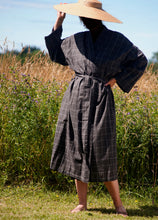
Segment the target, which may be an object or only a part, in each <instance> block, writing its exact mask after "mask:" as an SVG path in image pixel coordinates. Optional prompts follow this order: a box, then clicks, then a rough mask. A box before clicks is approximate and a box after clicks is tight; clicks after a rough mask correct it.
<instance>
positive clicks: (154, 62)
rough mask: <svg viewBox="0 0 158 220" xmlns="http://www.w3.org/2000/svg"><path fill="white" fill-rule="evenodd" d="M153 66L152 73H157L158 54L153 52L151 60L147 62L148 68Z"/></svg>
mask: <svg viewBox="0 0 158 220" xmlns="http://www.w3.org/2000/svg"><path fill="white" fill-rule="evenodd" d="M150 65H153V69H152V71H153V72H154V73H158V52H154V53H153V56H152V58H151V59H150V60H149V66H150Z"/></svg>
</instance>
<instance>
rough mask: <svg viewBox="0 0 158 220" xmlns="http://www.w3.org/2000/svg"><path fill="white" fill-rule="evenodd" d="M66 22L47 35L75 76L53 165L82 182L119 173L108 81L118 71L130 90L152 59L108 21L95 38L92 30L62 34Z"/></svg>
mask: <svg viewBox="0 0 158 220" xmlns="http://www.w3.org/2000/svg"><path fill="white" fill-rule="evenodd" d="M61 34H62V28H59V29H57V30H56V31H53V32H52V33H51V34H50V35H49V36H48V37H46V38H45V40H46V46H47V48H48V51H49V54H50V57H51V59H52V61H55V62H58V63H60V64H62V65H69V66H70V67H71V68H72V69H73V70H74V71H75V72H76V76H75V78H74V79H72V81H71V82H70V84H69V87H68V89H67V91H66V92H65V95H64V97H63V101H62V104H61V109H60V113H59V117H58V123H57V128H56V134H55V139H54V146H53V151H52V157H51V163H50V167H51V169H53V170H56V171H59V172H61V173H64V174H66V175H69V176H71V177H73V178H76V179H78V180H81V181H83V182H104V181H112V180H116V179H117V149H116V122H115V105H114V98H113V93H112V90H111V88H110V87H109V86H107V87H105V82H107V81H108V80H109V79H111V78H113V77H115V78H116V80H117V83H118V85H119V86H120V88H121V89H122V90H123V91H125V92H129V91H130V90H131V88H132V87H133V85H134V84H135V83H136V81H137V80H138V79H139V78H140V76H141V75H142V74H143V72H144V69H145V67H146V64H147V60H146V58H145V56H144V55H143V53H142V52H141V51H140V50H139V49H138V48H137V47H135V46H134V45H133V44H132V43H131V42H130V41H129V40H128V39H127V38H126V37H124V36H123V35H122V34H120V33H118V32H113V31H110V30H108V29H107V28H106V27H105V28H104V30H103V31H102V33H101V34H100V36H99V37H98V38H97V40H96V42H95V43H93V41H92V37H91V34H90V32H89V31H86V32H81V33H78V34H75V35H73V36H71V37H69V38H66V39H64V40H61Z"/></svg>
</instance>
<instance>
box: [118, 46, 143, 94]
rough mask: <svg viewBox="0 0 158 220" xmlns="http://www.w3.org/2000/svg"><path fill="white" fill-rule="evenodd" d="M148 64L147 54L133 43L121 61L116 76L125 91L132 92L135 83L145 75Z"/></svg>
mask: <svg viewBox="0 0 158 220" xmlns="http://www.w3.org/2000/svg"><path fill="white" fill-rule="evenodd" d="M146 66H147V59H146V57H145V55H144V54H143V53H142V52H141V51H140V50H139V49H138V48H137V47H136V46H134V45H133V46H132V47H131V48H130V49H129V51H128V53H127V55H126V56H125V58H124V60H123V61H122V62H121V66H120V72H119V73H117V74H116V76H115V79H116V81H117V84H118V86H119V87H120V88H121V89H122V90H123V91H124V92H127V93H128V92H130V90H131V89H132V87H133V86H134V84H135V83H136V82H137V81H138V79H139V78H140V77H141V76H142V75H143V73H144V71H145V68H146Z"/></svg>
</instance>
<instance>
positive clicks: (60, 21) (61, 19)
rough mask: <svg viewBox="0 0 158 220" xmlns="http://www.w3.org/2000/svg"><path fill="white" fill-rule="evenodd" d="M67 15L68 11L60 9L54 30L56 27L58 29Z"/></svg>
mask: <svg viewBox="0 0 158 220" xmlns="http://www.w3.org/2000/svg"><path fill="white" fill-rule="evenodd" d="M60 4H62V3H60ZM65 16H66V13H64V12H61V11H58V13H57V20H56V22H55V25H54V28H53V29H54V31H55V30H56V29H58V28H59V27H60V26H61V25H62V23H63V21H64V19H65Z"/></svg>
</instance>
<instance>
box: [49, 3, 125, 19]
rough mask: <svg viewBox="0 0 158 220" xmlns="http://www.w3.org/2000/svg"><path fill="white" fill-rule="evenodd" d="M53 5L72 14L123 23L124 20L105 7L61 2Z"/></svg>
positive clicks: (58, 9)
mask: <svg viewBox="0 0 158 220" xmlns="http://www.w3.org/2000/svg"><path fill="white" fill-rule="evenodd" d="M53 7H54V8H55V9H56V10H57V11H61V12H64V13H67V14H70V15H76V16H79V17H86V18H93V19H97V20H102V21H107V22H115V23H122V21H120V20H118V19H117V18H115V17H113V16H112V15H111V14H109V13H108V12H106V11H104V10H103V9H97V8H93V7H88V6H85V5H81V4H80V3H72V4H60V5H54V6H53Z"/></svg>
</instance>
